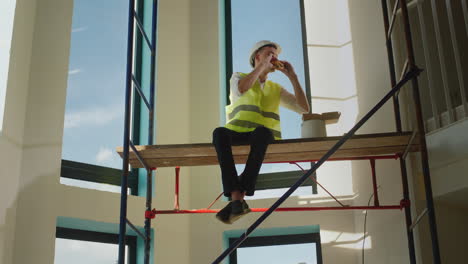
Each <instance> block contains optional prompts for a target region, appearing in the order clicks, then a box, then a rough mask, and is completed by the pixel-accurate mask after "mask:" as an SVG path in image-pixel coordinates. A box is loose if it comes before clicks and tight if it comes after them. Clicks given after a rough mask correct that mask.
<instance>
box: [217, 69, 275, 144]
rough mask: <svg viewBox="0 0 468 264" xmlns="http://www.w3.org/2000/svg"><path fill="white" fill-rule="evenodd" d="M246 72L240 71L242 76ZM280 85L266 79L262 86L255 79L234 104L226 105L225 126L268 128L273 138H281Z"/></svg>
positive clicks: (247, 129)
mask: <svg viewBox="0 0 468 264" xmlns="http://www.w3.org/2000/svg"><path fill="white" fill-rule="evenodd" d="M246 75H247V74H245V73H241V76H242V77H244V76H246ZM280 96H281V86H280V85H279V84H277V83H274V82H272V81H266V82H265V84H264V87H263V90H262V88H261V87H260V82H259V81H258V80H257V81H255V83H254V84H253V86H252V87H250V89H249V90H247V91H246V92H245V93H243V94H242V96H241V97H240V98H238V99H237V101H236V102H235V103H234V104H232V103H231V104H230V105H228V106H226V120H227V122H226V128H228V129H230V130H233V131H236V132H250V131H253V130H255V128H256V127H259V126H264V127H266V128H269V129H270V130H271V132H272V133H273V136H274V137H275V139H281V125H280V116H279V105H280Z"/></svg>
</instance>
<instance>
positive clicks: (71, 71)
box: [68, 69, 82, 75]
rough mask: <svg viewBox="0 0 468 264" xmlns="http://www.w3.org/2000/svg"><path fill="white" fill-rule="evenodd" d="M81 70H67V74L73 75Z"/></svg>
mask: <svg viewBox="0 0 468 264" xmlns="http://www.w3.org/2000/svg"><path fill="white" fill-rule="evenodd" d="M80 72H82V70H81V69H73V70H69V71H68V75H73V74H77V73H80Z"/></svg>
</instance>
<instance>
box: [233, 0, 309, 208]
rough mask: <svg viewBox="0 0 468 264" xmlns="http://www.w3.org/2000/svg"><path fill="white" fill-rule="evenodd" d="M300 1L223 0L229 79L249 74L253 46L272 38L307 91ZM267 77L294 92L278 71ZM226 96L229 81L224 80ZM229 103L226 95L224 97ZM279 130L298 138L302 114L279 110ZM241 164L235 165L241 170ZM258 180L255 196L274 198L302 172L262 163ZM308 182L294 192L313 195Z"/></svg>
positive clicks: (291, 167) (303, 165)
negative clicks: (239, 74)
mask: <svg viewBox="0 0 468 264" xmlns="http://www.w3.org/2000/svg"><path fill="white" fill-rule="evenodd" d="M301 6H302V0H296V1H283V0H256V1H249V0H235V1H230V0H227V1H226V5H225V7H226V32H227V34H226V45H227V47H226V50H227V52H226V57H227V67H226V76H227V79H229V78H230V77H231V75H232V73H233V72H243V73H249V72H251V71H252V67H251V66H250V64H249V54H250V50H251V48H252V47H253V45H254V44H255V43H256V42H258V41H260V40H271V41H274V42H277V43H278V44H280V45H281V47H282V50H283V51H282V53H281V54H280V55H279V59H280V60H286V61H288V62H290V63H291V64H292V65H293V67H294V69H295V71H296V73H297V75H298V78H299V81H300V83H301V85H302V87H303V88H304V90H306V91H307V93H309V92H308V90H309V88H308V87H309V84H308V82H307V81H306V80H307V74H308V71H307V70H306V68H305V65H306V60H305V59H304V58H305V57H307V56H306V54H304V50H305V40H304V38H303V23H302V7H301ZM268 79H269V80H271V81H274V82H276V83H279V84H281V85H282V86H283V87H284V88H285V89H287V90H288V91H289V92H291V93H293V94H294V90H293V87H292V84H291V82H290V81H289V79H288V78H287V77H286V76H285V75H284V74H283V73H281V72H279V71H276V72H274V73H271V74H270V75H269V76H268ZM226 86H227V94H228V95H229V84H228V83H227V85H226ZM226 101H227V102H226V103H227V104H229V98H226ZM280 117H281V131H282V138H283V139H292V138H301V122H302V116H301V115H300V114H297V113H295V112H293V111H290V110H288V109H285V108H281V109H280ZM300 165H301V166H302V167H303V168H305V169H309V168H310V163H301V164H300ZM243 169H244V166H243V165H237V170H238V171H239V172H241V171H242V170H243ZM260 173H261V175H260V176H259V179H258V184H257V186H258V189H260V190H261V189H266V190H265V191H257V192H256V194H255V197H254V198H257V199H258V198H268V197H277V196H279V195H281V194H283V193H284V192H285V191H286V190H287V187H290V186H291V185H292V184H293V183H294V182H295V181H296V180H297V179H298V178H299V177H300V176H302V174H303V173H302V171H300V170H298V168H297V167H296V166H295V165H291V164H263V165H262V170H261V172H260ZM312 184H313V182H312V181H308V182H307V183H306V184H305V185H309V186H304V187H300V188H299V189H298V190H297V191H296V193H295V194H294V195H301V194H312V192H313V189H312V188H311V187H310V185H312Z"/></svg>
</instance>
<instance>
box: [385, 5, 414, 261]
mask: <svg viewBox="0 0 468 264" xmlns="http://www.w3.org/2000/svg"><path fill="white" fill-rule="evenodd" d="M397 1H398V0H397ZM381 2H382V12H383V19H384V27H385V36H386V38H387V54H388V63H389V69H390V80H391V83H392V87H393V86H395V84H396V72H395V60H394V54H393V45H392V38H391V36H392V34H390V33H389V32H388V31H389V30H390V29H389V28H390V26H389V17H388V6H387V0H382V1H381ZM400 5H401V6H403V5H404V6H405V7H406V1H405V2H400ZM393 111H394V114H395V122H396V130H397V132H401V131H402V124H401V115H400V105H399V101H398V97H397V96H394V97H393ZM399 160H400V161H399V162H400V172H401V180H402V185H403V199H404V200H407V201H409V199H410V197H409V191H408V189H409V188H408V175H407V170H406V161H405V160H404V159H402V158H400V159H399ZM405 220H406V236H407V239H408V251H409V257H410V263H411V264H415V263H416V248H415V245H414V235H413V231H412V230H410V229H409V226H410V225H411V223H412V217H411V208H410V207H405Z"/></svg>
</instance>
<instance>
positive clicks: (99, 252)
mask: <svg viewBox="0 0 468 264" xmlns="http://www.w3.org/2000/svg"><path fill="white" fill-rule="evenodd" d="M118 241H119V236H118V235H116V234H109V233H101V232H92V231H85V230H78V229H70V228H62V227H57V231H56V240H55V259H54V263H55V264H82V263H86V264H102V263H109V264H114V263H117V254H116V252H117V251H118V243H119V242H118ZM136 243H137V242H136V237H135V236H128V235H127V239H126V256H128V257H127V259H126V260H125V263H126V264H136V263H137V254H136V250H137V244H136Z"/></svg>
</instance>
